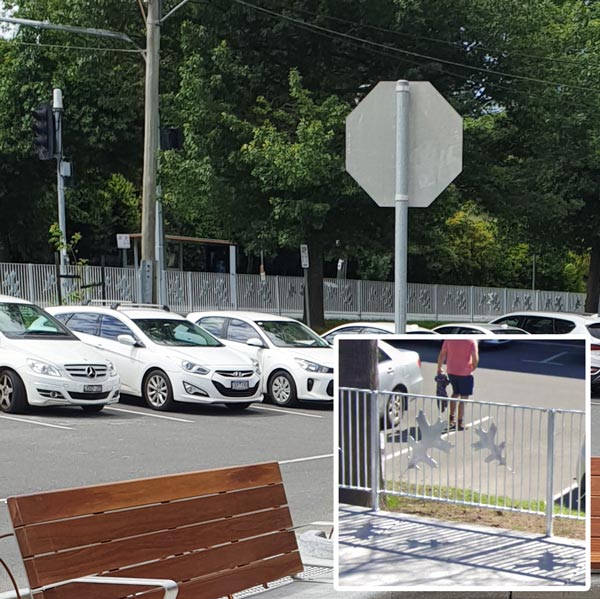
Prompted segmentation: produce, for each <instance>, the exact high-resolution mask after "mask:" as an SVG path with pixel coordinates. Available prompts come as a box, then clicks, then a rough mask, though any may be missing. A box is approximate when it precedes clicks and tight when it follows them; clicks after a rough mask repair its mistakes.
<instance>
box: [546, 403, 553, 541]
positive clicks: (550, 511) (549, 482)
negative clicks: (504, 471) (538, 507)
mask: <svg viewBox="0 0 600 599" xmlns="http://www.w3.org/2000/svg"><path fill="white" fill-rule="evenodd" d="M554 415H555V410H549V411H548V453H547V456H548V457H547V461H548V464H547V466H548V471H547V475H546V476H547V481H546V482H547V486H546V535H547V536H549V537H551V536H552V517H553V508H554V502H553V498H552V482H553V479H554Z"/></svg>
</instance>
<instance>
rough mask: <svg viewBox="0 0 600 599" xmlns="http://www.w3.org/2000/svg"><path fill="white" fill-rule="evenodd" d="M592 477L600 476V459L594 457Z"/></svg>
mask: <svg viewBox="0 0 600 599" xmlns="http://www.w3.org/2000/svg"><path fill="white" fill-rule="evenodd" d="M591 475H592V476H600V457H593V456H592V471H591Z"/></svg>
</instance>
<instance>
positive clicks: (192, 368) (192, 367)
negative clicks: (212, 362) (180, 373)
mask: <svg viewBox="0 0 600 599" xmlns="http://www.w3.org/2000/svg"><path fill="white" fill-rule="evenodd" d="M181 367H182V368H183V369H184V370H186V371H187V372H193V373H194V374H208V373H209V372H210V370H209V369H208V368H204V366H200V364H194V362H188V361H187V360H183V362H181Z"/></svg>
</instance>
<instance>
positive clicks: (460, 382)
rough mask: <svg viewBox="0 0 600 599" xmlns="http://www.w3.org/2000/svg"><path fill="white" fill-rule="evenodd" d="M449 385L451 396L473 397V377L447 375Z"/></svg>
mask: <svg viewBox="0 0 600 599" xmlns="http://www.w3.org/2000/svg"><path fill="white" fill-rule="evenodd" d="M448 378H449V379H450V384H451V385H452V395H463V396H465V397H466V396H469V395H473V386H474V381H473V375H472V374H467V375H466V376H458V375H457V374H449V375H448Z"/></svg>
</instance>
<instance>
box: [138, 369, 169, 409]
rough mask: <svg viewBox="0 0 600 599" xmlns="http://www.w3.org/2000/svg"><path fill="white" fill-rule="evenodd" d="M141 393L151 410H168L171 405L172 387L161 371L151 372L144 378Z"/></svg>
mask: <svg viewBox="0 0 600 599" xmlns="http://www.w3.org/2000/svg"><path fill="white" fill-rule="evenodd" d="M142 393H143V396H144V399H145V400H146V403H147V404H148V406H149V407H151V408H152V409H153V410H163V411H166V410H170V409H171V408H172V407H173V405H174V403H175V402H174V401H173V387H172V386H171V381H170V380H169V377H168V376H167V375H166V374H165V373H164V372H163V371H162V370H158V369H155V370H151V371H150V372H149V373H148V374H147V375H146V376H145V378H144V383H143V389H142Z"/></svg>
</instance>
